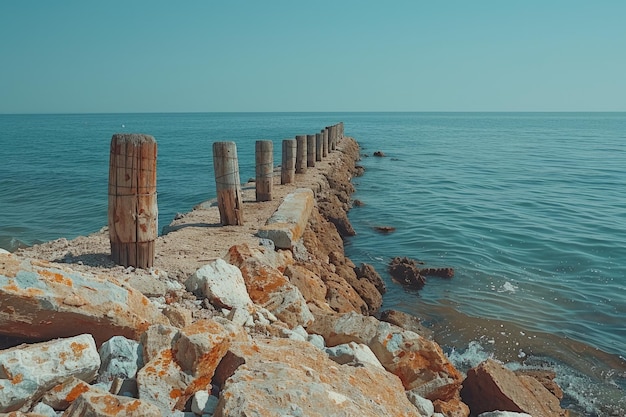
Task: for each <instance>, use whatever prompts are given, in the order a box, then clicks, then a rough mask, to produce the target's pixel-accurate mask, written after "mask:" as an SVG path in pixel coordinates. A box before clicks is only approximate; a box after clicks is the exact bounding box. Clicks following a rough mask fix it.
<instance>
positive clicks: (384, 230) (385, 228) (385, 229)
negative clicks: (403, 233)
mask: <svg viewBox="0 0 626 417" xmlns="http://www.w3.org/2000/svg"><path fill="white" fill-rule="evenodd" d="M374 230H376V231H377V232H380V233H393V232H395V231H396V228H395V227H393V226H374Z"/></svg>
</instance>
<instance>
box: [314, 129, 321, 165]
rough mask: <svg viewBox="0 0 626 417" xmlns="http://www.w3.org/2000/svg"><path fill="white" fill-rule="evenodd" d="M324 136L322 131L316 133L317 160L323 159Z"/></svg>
mask: <svg viewBox="0 0 626 417" xmlns="http://www.w3.org/2000/svg"><path fill="white" fill-rule="evenodd" d="M322 137H323V136H322V134H321V133H316V134H315V160H316V161H321V160H322Z"/></svg>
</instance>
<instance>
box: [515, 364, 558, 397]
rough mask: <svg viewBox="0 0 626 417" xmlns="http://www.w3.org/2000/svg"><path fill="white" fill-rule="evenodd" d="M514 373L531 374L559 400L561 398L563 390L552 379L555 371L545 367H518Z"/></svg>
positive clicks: (554, 376)
mask: <svg viewBox="0 0 626 417" xmlns="http://www.w3.org/2000/svg"><path fill="white" fill-rule="evenodd" d="M515 375H517V376H521V375H526V376H531V377H533V378H535V379H536V380H537V381H539V382H541V385H543V386H544V387H545V388H546V389H547V390H548V391H550V392H551V393H552V395H554V396H555V397H556V398H558V399H559V400H562V399H563V390H562V389H561V387H559V384H557V383H556V382H555V381H554V378H556V372H554V371H551V370H546V369H518V370H516V371H515Z"/></svg>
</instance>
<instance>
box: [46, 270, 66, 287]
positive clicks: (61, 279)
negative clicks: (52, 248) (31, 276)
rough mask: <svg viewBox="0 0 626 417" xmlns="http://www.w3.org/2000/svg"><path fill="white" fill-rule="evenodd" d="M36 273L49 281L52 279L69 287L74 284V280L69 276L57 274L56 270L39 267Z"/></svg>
mask: <svg viewBox="0 0 626 417" xmlns="http://www.w3.org/2000/svg"><path fill="white" fill-rule="evenodd" d="M38 273H39V275H41V276H42V277H44V278H46V279H48V280H49V281H53V282H56V283H58V284H62V285H67V286H68V287H71V286H72V285H73V284H74V282H73V281H72V280H71V279H70V278H68V277H66V276H64V275H63V274H59V273H58V272H52V271H48V270H47V269H40V270H39V271H38Z"/></svg>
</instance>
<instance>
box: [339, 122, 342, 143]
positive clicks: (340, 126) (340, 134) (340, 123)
mask: <svg viewBox="0 0 626 417" xmlns="http://www.w3.org/2000/svg"><path fill="white" fill-rule="evenodd" d="M340 139H343V122H339V140H340Z"/></svg>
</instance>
